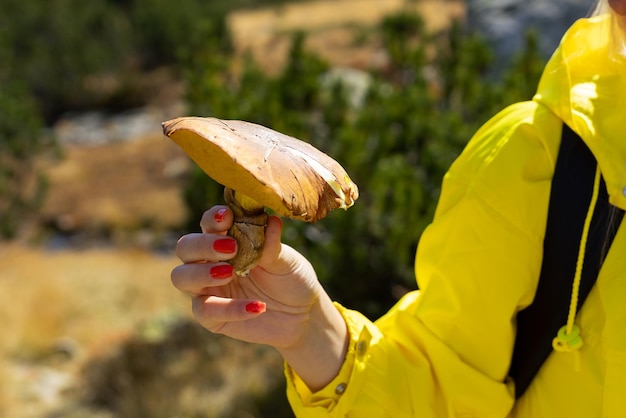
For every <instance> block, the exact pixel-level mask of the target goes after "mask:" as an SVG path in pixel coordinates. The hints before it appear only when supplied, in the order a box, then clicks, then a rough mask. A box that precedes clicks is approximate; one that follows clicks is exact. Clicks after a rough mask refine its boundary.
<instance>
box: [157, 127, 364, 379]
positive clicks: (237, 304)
mask: <svg viewBox="0 0 626 418" xmlns="http://www.w3.org/2000/svg"><path fill="white" fill-rule="evenodd" d="M164 132H165V134H166V135H168V136H170V137H171V138H172V139H174V140H175V141H176V142H177V143H178V144H179V145H180V146H181V147H183V149H184V150H185V151H186V152H187V153H188V154H189V155H190V156H191V157H192V159H194V160H195V161H196V162H197V163H198V165H199V166H200V167H201V168H203V169H204V171H205V172H207V174H209V175H210V176H211V177H213V178H214V179H215V180H217V181H218V182H220V183H222V184H223V185H225V186H226V187H227V188H228V189H230V190H228V189H227V190H226V193H225V195H226V199H227V201H228V203H229V205H230V210H229V209H226V207H225V206H215V207H213V208H211V209H209V210H208V211H207V212H205V214H204V216H203V217H202V221H201V227H202V233H201V234H188V235H185V236H183V237H182V238H181V239H180V240H179V242H178V244H177V255H178V256H179V257H180V258H181V260H182V261H183V263H184V264H182V265H180V266H178V267H176V268H175V269H174V270H173V271H172V282H173V284H174V285H175V286H176V287H177V288H178V289H179V290H181V291H183V292H185V293H187V294H189V295H190V296H191V297H192V306H193V312H194V316H195V317H196V319H197V321H198V322H199V323H200V324H201V325H202V326H204V327H205V328H207V329H209V330H210V331H213V332H218V333H221V334H225V335H228V336H230V337H233V338H237V339H240V340H244V341H249V342H256V343H262V344H269V345H271V346H274V347H275V348H276V349H277V350H278V351H279V352H280V353H281V354H282V356H283V357H284V359H285V360H286V362H287V363H288V364H289V365H290V366H291V367H292V368H293V370H294V371H295V372H296V373H297V374H298V375H299V376H300V377H301V378H302V379H303V380H304V381H305V382H306V384H307V385H308V386H309V387H310V388H311V389H312V390H315V389H316V388H321V387H323V386H324V385H325V384H326V383H328V382H329V381H330V380H331V379H332V378H333V377H334V376H335V375H336V373H337V371H338V370H339V367H340V366H341V364H342V362H343V358H344V357H345V354H346V351H347V329H346V325H345V322H344V320H343V317H342V316H341V314H340V313H339V312H338V311H337V309H335V307H334V305H333V303H332V301H331V299H330V297H329V296H328V295H327V294H326V292H325V291H324V289H323V288H322V286H321V285H320V283H319V282H318V281H317V277H316V275H315V271H314V270H313V268H312V266H311V265H310V263H309V262H308V261H307V260H306V259H305V258H304V257H303V256H302V255H301V254H299V253H298V252H297V251H295V250H294V249H292V248H291V247H289V246H287V245H284V244H282V243H281V242H280V233H281V225H282V223H281V221H280V219H279V218H278V217H275V216H271V217H269V218H268V217H267V215H265V213H264V212H263V211H262V210H259V209H260V208H261V207H262V206H267V207H270V208H272V209H273V210H274V211H276V213H278V214H280V215H283V216H287V217H291V218H296V219H302V220H305V221H311V222H312V221H315V220H318V219H321V218H322V217H323V216H325V215H326V214H327V213H328V212H329V211H330V210H331V209H333V208H336V207H343V208H347V207H349V206H351V205H352V203H353V202H354V200H355V199H356V198H357V195H358V192H357V189H356V186H355V185H354V184H353V183H352V182H351V181H350V179H349V178H348V176H347V174H346V173H345V171H344V170H343V169H342V168H341V167H340V166H339V165H338V164H337V163H335V162H334V161H333V160H332V159H330V158H329V157H328V156H326V155H325V154H323V153H321V152H320V151H318V150H316V149H315V148H313V147H311V146H310V145H307V144H304V143H302V142H300V141H297V140H295V139H293V138H290V137H287V136H285V135H282V134H279V133H277V132H274V131H272V130H269V129H267V128H263V127H260V126H258V125H252V124H248V123H245V122H237V121H228V122H227V121H220V120H217V119H200V118H181V119H175V120H173V121H169V122H166V123H164ZM244 167H245V168H244ZM233 196H234V197H235V199H233ZM234 200H236V201H237V202H233V201H234ZM257 202H258V203H257ZM262 212H263V213H262ZM231 226H232V228H231ZM233 230H234V232H233ZM227 231H230V232H229V234H230V235H231V236H234V237H235V239H237V241H238V247H239V253H241V252H242V248H243V247H244V246H249V248H251V250H244V251H247V252H250V253H252V255H253V256H252V257H249V256H246V257H245V258H246V260H244V261H237V259H236V258H235V259H233V258H232V257H233V252H232V251H231V248H232V246H231V245H224V243H226V244H228V242H229V241H231V242H232V241H233V238H229V237H225V234H226V233H227ZM259 231H260V232H262V233H263V234H262V238H263V235H265V242H264V243H263V242H262V241H261V243H259V241H257V239H258V236H257V235H259ZM248 235H253V236H254V238H248ZM217 243H220V244H219V245H217ZM261 249H263V251H262V252H261V251H260V250H261ZM237 257H240V254H238V255H237ZM248 259H252V261H248ZM229 262H230V263H232V264H230V263H229ZM255 263H258V266H257V267H255V268H253V265H254V264H255ZM232 266H236V267H235V271H236V272H238V274H237V275H233V274H232V273H233V267H232ZM248 273H249V275H247V274H248Z"/></svg>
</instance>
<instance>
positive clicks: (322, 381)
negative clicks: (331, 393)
mask: <svg viewBox="0 0 626 418" xmlns="http://www.w3.org/2000/svg"><path fill="white" fill-rule="evenodd" d="M348 340H349V338H348V329H347V326H346V323H345V321H344V319H343V317H342V316H341V314H340V313H339V311H338V310H337V308H336V307H335V306H334V305H333V303H332V301H331V300H330V298H329V297H328V295H326V294H325V293H323V294H322V295H321V296H320V298H319V299H318V300H317V301H316V302H315V303H314V305H313V306H312V308H311V311H310V314H309V316H308V318H307V320H306V321H305V323H304V324H303V333H302V336H301V338H300V339H299V340H298V342H297V343H296V344H294V345H292V346H290V347H288V348H278V351H279V352H280V354H281V355H282V356H283V358H284V359H285V361H286V362H287V363H288V364H289V366H290V367H291V368H292V369H293V371H294V372H295V373H297V374H298V376H299V377H300V378H301V379H302V381H303V382H305V383H306V385H307V386H308V387H309V389H310V390H311V391H312V392H315V391H317V390H319V389H321V388H323V387H324V386H326V385H327V384H328V383H329V382H330V381H331V380H332V379H333V378H334V377H335V376H336V375H337V373H338V372H339V369H340V368H341V365H342V364H343V362H344V359H345V356H346V352H347V350H348Z"/></svg>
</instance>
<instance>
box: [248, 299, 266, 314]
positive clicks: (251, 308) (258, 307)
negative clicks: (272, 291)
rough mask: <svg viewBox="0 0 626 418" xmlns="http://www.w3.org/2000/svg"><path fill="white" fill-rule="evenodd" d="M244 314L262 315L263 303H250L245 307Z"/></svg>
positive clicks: (263, 310)
mask: <svg viewBox="0 0 626 418" xmlns="http://www.w3.org/2000/svg"><path fill="white" fill-rule="evenodd" d="M246 312H248V313H263V312H265V304H264V303H263V302H250V303H248V304H247V305H246Z"/></svg>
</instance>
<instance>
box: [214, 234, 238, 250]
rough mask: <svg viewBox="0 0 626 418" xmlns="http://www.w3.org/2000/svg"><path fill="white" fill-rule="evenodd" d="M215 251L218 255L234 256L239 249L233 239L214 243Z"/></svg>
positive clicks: (224, 239)
mask: <svg viewBox="0 0 626 418" xmlns="http://www.w3.org/2000/svg"><path fill="white" fill-rule="evenodd" d="M213 249H214V250H215V251H217V252H218V253H224V254H232V253H234V252H235V250H236V249H237V242H236V241H235V240H234V239H232V238H220V239H218V240H215V241H213Z"/></svg>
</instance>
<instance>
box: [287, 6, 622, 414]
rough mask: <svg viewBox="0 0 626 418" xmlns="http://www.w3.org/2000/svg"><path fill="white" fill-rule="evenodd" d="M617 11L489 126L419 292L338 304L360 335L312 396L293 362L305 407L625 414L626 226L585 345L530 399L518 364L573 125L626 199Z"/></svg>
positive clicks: (430, 251) (428, 241)
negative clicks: (369, 305) (518, 345)
mask: <svg viewBox="0 0 626 418" xmlns="http://www.w3.org/2000/svg"><path fill="white" fill-rule="evenodd" d="M610 28H611V20H610V17H609V16H601V17H596V18H591V19H582V20H580V21H578V22H577V23H575V24H574V25H573V26H572V28H571V29H570V30H569V31H568V33H567V34H566V35H565V37H564V38H563V40H562V42H561V45H560V46H559V49H557V51H556V52H555V54H554V56H553V57H552V59H551V60H550V62H549V63H548V65H547V67H546V69H545V71H544V75H543V77H542V79H541V82H540V84H539V88H538V93H537V95H536V96H535V97H534V99H533V100H532V101H529V102H524V103H518V104H515V105H513V106H510V107H509V108H507V109H505V110H503V111H502V112H501V113H499V114H498V115H496V116H495V117H494V118H493V119H492V120H490V121H489V122H488V123H487V124H485V126H483V127H482V128H481V129H480V130H479V131H478V132H477V133H476V135H475V137H474V138H473V139H472V140H471V141H470V143H469V144H468V146H467V148H466V149H465V150H464V152H463V153H462V154H461V156H460V157H459V158H458V159H457V161H455V163H454V164H453V165H452V166H451V168H450V170H449V172H448V173H447V175H446V176H445V179H444V184H443V190H442V195H441V198H440V201H439V205H438V208H437V211H436V214H435V219H434V221H433V223H432V224H431V225H430V226H429V227H428V228H427V229H426V231H425V232H424V234H423V236H422V239H421V241H420V244H419V248H418V251H417V257H416V275H417V280H418V283H419V286H420V291H417V292H412V293H409V294H408V295H406V296H405V297H404V298H403V299H402V300H401V301H399V302H398V304H397V305H396V306H395V307H394V308H392V309H391V310H390V311H389V313H388V314H387V315H385V316H384V317H382V318H381V319H379V320H378V321H376V322H375V323H372V322H370V321H368V320H367V319H366V318H364V317H363V316H362V315H360V314H359V313H358V312H354V311H351V310H347V309H344V308H343V307H341V306H339V305H337V306H338V308H339V309H340V311H341V312H342V314H343V316H344V318H345V319H346V322H347V324H348V327H349V332H350V338H351V340H350V345H349V352H348V355H347V357H346V360H345V362H344V364H343V366H342V368H341V370H340V372H339V374H338V376H337V377H336V378H335V379H334V380H333V381H332V382H331V383H330V384H329V385H328V386H327V387H325V388H324V389H322V390H320V391H319V392H316V393H311V392H310V391H309V390H308V388H307V387H306V385H305V384H304V383H303V382H302V381H301V380H300V379H299V378H298V377H297V376H295V375H294V373H293V371H292V370H291V369H289V368H288V367H287V369H286V376H287V379H288V397H289V400H290V402H291V405H292V407H293V409H294V411H295V413H296V415H297V416H298V417H327V416H331V417H344V416H345V417H354V418H367V417H392V418H402V417H420V418H430V417H481V418H488V417H497V418H503V417H533V418H543V417H546V418H560V417H583V418H589V417H626V227H622V228H620V230H619V231H618V233H617V236H616V238H615V241H614V243H613V246H612V247H611V251H610V252H609V254H608V256H607V258H606V260H605V262H604V265H603V267H602V270H601V272H600V275H599V277H598V281H597V283H596V286H595V287H594V288H593V290H592V291H591V293H590V295H589V297H588V299H587V301H586V303H585V305H584V307H583V308H582V310H581V311H580V312H579V313H578V316H577V319H576V322H577V324H578V325H579V326H580V328H581V335H582V338H583V341H584V345H583V346H582V348H580V350H579V351H578V352H575V353H571V352H553V353H552V354H551V355H550V357H549V358H548V359H547V361H546V363H545V364H544V366H543V368H542V369H541V370H540V372H539V374H538V375H537V377H536V378H535V380H534V381H533V383H532V384H531V386H530V387H529V389H528V390H527V392H526V394H525V395H524V396H523V397H522V398H521V399H520V400H519V401H518V402H515V399H514V391H513V389H514V386H513V385H514V382H512V381H511V380H510V379H508V378H507V371H508V369H509V363H510V359H511V353H512V348H513V343H514V338H515V316H516V313H517V312H519V311H520V310H521V309H523V308H524V307H526V306H528V305H529V304H530V303H531V302H532V300H533V297H534V292H535V289H536V286H537V279H538V277H539V271H540V267H541V258H542V248H543V247H542V246H543V237H544V231H545V226H546V219H547V206H548V200H549V194H550V185H551V177H552V173H553V171H554V166H555V159H556V155H557V153H558V147H559V142H560V138H561V127H562V121H564V122H565V123H567V124H568V125H569V126H571V127H572V129H574V131H576V132H577V133H578V134H579V135H580V136H581V137H582V138H583V139H584V141H585V142H586V143H587V145H588V146H589V148H590V149H591V150H592V152H593V154H594V155H595V157H596V159H597V160H598V164H599V167H600V170H601V172H602V175H603V176H604V178H605V181H606V184H607V189H608V193H609V196H610V201H611V203H612V204H614V205H616V206H618V207H620V208H622V209H626V62H625V61H624V59H623V58H618V57H616V56H615V54H612V53H611V52H610V50H611V48H612V45H611V44H610V41H609V30H610Z"/></svg>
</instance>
